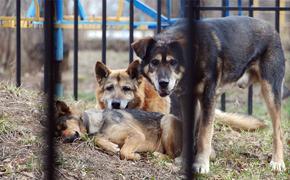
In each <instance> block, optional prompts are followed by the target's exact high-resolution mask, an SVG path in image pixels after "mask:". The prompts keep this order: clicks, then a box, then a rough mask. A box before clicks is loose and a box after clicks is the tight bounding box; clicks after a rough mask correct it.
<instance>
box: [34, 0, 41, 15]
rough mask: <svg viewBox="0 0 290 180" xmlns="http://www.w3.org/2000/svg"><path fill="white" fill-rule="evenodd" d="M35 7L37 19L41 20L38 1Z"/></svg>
mask: <svg viewBox="0 0 290 180" xmlns="http://www.w3.org/2000/svg"><path fill="white" fill-rule="evenodd" d="M34 6H35V17H36V18H37V19H39V18H40V7H39V3H38V0H34Z"/></svg>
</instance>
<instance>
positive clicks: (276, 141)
mask: <svg viewBox="0 0 290 180" xmlns="http://www.w3.org/2000/svg"><path fill="white" fill-rule="evenodd" d="M261 91H262V94H263V97H264V99H265V102H266V104H267V108H268V112H269V114H270V116H271V119H272V125H273V155H272V160H271V164H270V165H271V166H272V169H273V170H275V171H281V170H282V169H285V164H284V162H283V136H282V134H283V132H282V129H281V109H280V107H279V106H276V105H275V103H274V97H273V93H272V88H271V85H270V84H269V83H268V82H267V81H264V80H262V81H261Z"/></svg>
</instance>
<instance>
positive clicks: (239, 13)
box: [238, 0, 243, 16]
mask: <svg viewBox="0 0 290 180" xmlns="http://www.w3.org/2000/svg"><path fill="white" fill-rule="evenodd" d="M242 4H243V2H242V0H238V7H239V11H238V15H239V16H242V15H243V11H242Z"/></svg>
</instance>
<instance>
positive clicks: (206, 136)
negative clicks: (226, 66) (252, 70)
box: [193, 82, 216, 174]
mask: <svg viewBox="0 0 290 180" xmlns="http://www.w3.org/2000/svg"><path fill="white" fill-rule="evenodd" d="M215 90H216V85H215V82H209V83H207V85H206V86H205V90H204V93H203V95H202V98H201V117H200V123H199V125H200V126H199V130H198V140H197V154H196V156H195V161H194V163H193V170H194V171H195V172H197V173H203V174H204V173H208V172H209V157H210V154H211V149H212V147H211V140H212V136H213V120H214V109H215V99H216V96H215Z"/></svg>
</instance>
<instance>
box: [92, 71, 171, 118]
mask: <svg viewBox="0 0 290 180" xmlns="http://www.w3.org/2000/svg"><path fill="white" fill-rule="evenodd" d="M116 77H120V81H119V82H117V80H116V79H117V78H116ZM132 81H134V80H132V79H130V76H129V74H128V72H127V70H126V69H120V70H110V73H109V74H108V77H107V78H106V82H113V84H115V85H116V86H121V85H122V83H125V82H130V83H132ZM105 84H106V83H105ZM105 84H99V83H97V87H96V106H95V107H96V109H105V108H106V105H105V103H104V100H105V99H106V98H108V96H105V95H104V86H105ZM133 92H134V95H133V96H132V101H131V103H130V104H131V106H130V107H129V108H132V109H141V110H144V111H148V112H160V113H164V114H168V113H170V98H169V97H161V96H160V95H159V94H158V92H157V91H156V90H155V89H154V87H153V85H151V83H150V82H148V80H146V79H145V78H144V77H140V78H139V79H138V83H135V90H134V91H133ZM112 96H114V97H118V98H120V99H122V98H127V95H124V94H122V93H121V92H120V93H119V94H116V93H115V94H112Z"/></svg>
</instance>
